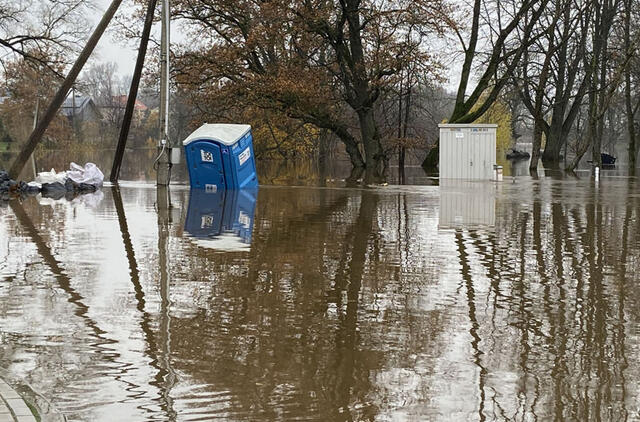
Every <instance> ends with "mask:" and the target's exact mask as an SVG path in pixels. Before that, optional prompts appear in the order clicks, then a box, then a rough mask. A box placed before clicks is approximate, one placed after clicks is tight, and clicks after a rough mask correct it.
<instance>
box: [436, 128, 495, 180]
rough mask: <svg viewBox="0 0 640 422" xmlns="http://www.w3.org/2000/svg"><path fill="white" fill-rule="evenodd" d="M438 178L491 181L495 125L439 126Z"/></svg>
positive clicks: (493, 162) (493, 161)
mask: <svg viewBox="0 0 640 422" xmlns="http://www.w3.org/2000/svg"><path fill="white" fill-rule="evenodd" d="M438 127H439V128H440V164H439V168H440V178H441V179H467V180H491V179H493V178H494V176H493V166H494V164H496V131H497V129H498V125H496V124H440V125H438Z"/></svg>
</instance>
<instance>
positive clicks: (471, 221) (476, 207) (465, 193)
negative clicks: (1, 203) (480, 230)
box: [439, 179, 496, 228]
mask: <svg viewBox="0 0 640 422" xmlns="http://www.w3.org/2000/svg"><path fill="white" fill-rule="evenodd" d="M495 222H496V186H495V184H494V183H491V182H477V181H462V180H447V179H443V180H441V181H440V221H439V226H440V228H454V227H458V228H460V227H467V228H468V227H481V226H485V227H491V226H494V225H495Z"/></svg>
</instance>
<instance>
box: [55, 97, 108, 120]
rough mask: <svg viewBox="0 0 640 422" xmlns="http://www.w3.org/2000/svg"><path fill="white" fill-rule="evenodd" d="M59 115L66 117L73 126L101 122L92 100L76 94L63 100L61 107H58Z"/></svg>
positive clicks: (99, 114) (100, 114) (98, 111)
mask: <svg viewBox="0 0 640 422" xmlns="http://www.w3.org/2000/svg"><path fill="white" fill-rule="evenodd" d="M60 113H62V114H63V115H65V116H67V118H68V119H69V120H70V121H71V123H72V124H74V125H76V124H84V123H87V122H100V121H101V120H102V113H100V110H99V109H98V106H96V103H95V102H94V101H93V99H92V98H91V97H87V96H85V95H82V94H80V93H77V92H76V93H75V94H73V93H72V94H69V96H68V97H67V99H66V100H64V103H62V107H60Z"/></svg>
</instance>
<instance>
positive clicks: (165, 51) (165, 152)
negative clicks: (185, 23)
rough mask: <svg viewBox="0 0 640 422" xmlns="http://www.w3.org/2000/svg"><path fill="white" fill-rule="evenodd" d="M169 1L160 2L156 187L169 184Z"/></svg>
mask: <svg viewBox="0 0 640 422" xmlns="http://www.w3.org/2000/svg"><path fill="white" fill-rule="evenodd" d="M169 8H170V5H169V0H162V37H161V40H160V49H161V51H160V145H158V171H157V174H156V175H157V179H156V181H157V185H158V186H167V185H168V184H169V182H170V180H169V179H170V173H169V171H170V168H171V162H170V161H169V152H170V149H169V148H170V145H169V141H168V139H169V136H168V134H169V71H170V67H169V48H170V45H171V40H170V37H169V34H170V32H171V28H170V23H171V18H170V15H169V14H170V9H169Z"/></svg>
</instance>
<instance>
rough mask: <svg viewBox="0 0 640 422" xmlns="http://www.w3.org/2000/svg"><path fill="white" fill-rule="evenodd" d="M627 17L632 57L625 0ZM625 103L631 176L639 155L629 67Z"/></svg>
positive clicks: (627, 36) (627, 31)
mask: <svg viewBox="0 0 640 422" xmlns="http://www.w3.org/2000/svg"><path fill="white" fill-rule="evenodd" d="M624 4H625V16H624V48H625V52H626V54H627V55H628V56H630V55H632V54H633V52H632V51H631V13H632V12H631V6H632V1H631V0H625V2H624ZM624 82H625V86H624V103H625V109H626V113H627V134H628V136H629V147H628V153H629V171H630V173H631V174H635V169H636V156H637V154H638V148H637V146H636V128H635V125H634V123H635V118H634V117H635V110H634V109H633V104H632V102H631V69H630V66H627V68H626V70H625V72H624Z"/></svg>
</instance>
